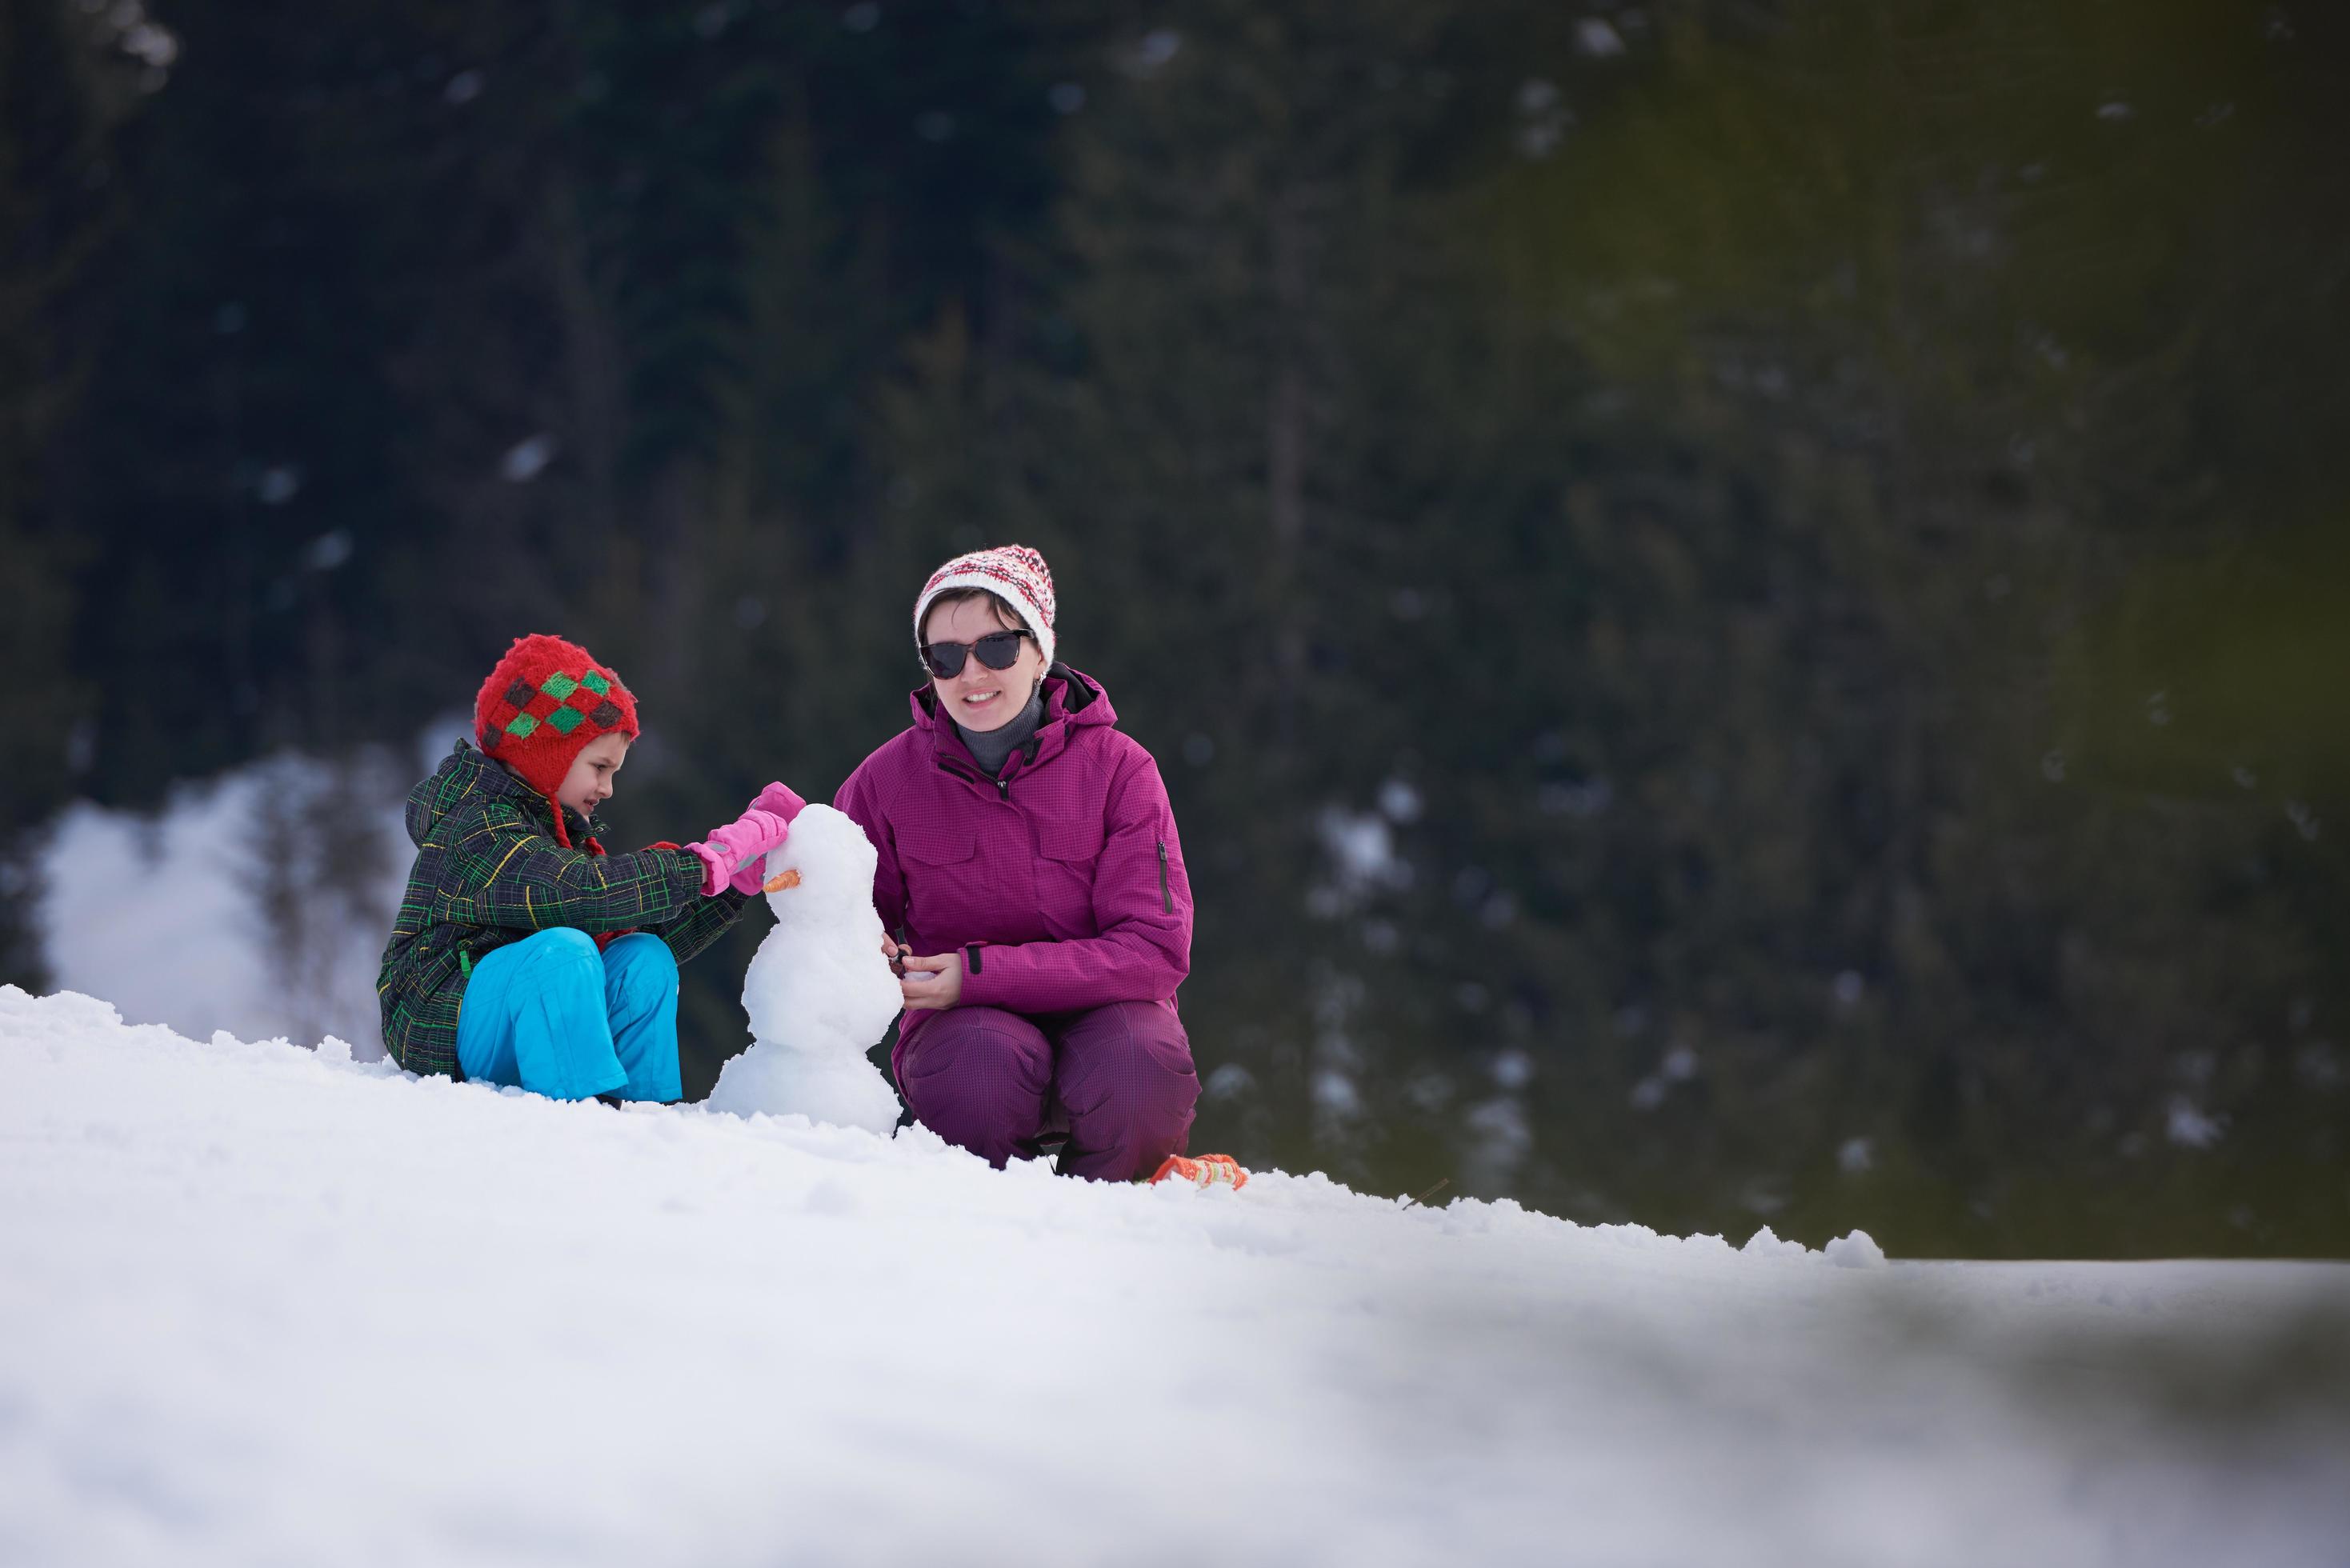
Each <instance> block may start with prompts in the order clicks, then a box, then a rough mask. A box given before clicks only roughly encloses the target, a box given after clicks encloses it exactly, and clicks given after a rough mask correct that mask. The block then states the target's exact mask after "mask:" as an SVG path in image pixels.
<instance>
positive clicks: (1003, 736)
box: [955, 680, 1045, 778]
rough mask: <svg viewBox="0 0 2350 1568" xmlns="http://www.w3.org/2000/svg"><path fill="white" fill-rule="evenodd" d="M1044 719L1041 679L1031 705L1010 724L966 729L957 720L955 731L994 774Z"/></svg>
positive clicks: (981, 763) (983, 765) (1042, 684)
mask: <svg viewBox="0 0 2350 1568" xmlns="http://www.w3.org/2000/svg"><path fill="white" fill-rule="evenodd" d="M1044 722H1045V683H1044V682H1043V681H1041V680H1039V681H1038V682H1036V690H1035V691H1031V692H1030V693H1029V694H1028V706H1026V707H1025V708H1023V709H1021V710H1020V713H1019V716H1018V717H1017V718H1015V719H1014V720H1013V721H1012V722H1010V723H1009V724H1006V725H1004V726H1003V728H1002V729H1000V730H987V731H978V730H966V729H964V728H963V727H962V725H961V724H956V725H955V733H956V734H958V735H961V736H962V743H963V744H964V745H966V746H969V747H970V748H971V754H972V756H974V757H976V758H978V759H979V765H980V766H981V767H983V768H984V769H986V770H987V776H988V777H990V778H993V777H994V776H995V775H996V774H1000V773H1002V772H1003V764H1004V763H1006V762H1009V761H1010V760H1011V757H1012V753H1014V752H1016V751H1018V750H1019V749H1020V748H1021V747H1023V746H1024V745H1026V744H1027V743H1028V742H1029V741H1030V740H1031V739H1032V738H1034V736H1035V733H1036V731H1037V729H1038V728H1039V727H1040V726H1041V725H1042V724H1043V723H1044Z"/></svg>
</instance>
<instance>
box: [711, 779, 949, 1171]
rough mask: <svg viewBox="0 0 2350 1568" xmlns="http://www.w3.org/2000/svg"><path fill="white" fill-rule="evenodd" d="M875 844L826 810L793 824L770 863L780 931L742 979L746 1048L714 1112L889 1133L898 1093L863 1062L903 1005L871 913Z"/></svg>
mask: <svg viewBox="0 0 2350 1568" xmlns="http://www.w3.org/2000/svg"><path fill="white" fill-rule="evenodd" d="M873 862H874V854H873V846H872V845H871V844H869V843H868V842H867V841H866V837H865V830H864V829H863V828H861V827H859V826H857V824H856V822H855V821H854V820H852V819H851V818H849V817H847V816H846V815H842V814H841V813H840V812H837V811H835V810H834V809H833V808H832V807H830V806H828V805H811V806H808V807H806V808H805V809H804V810H802V811H801V812H800V814H799V815H797V816H796V817H795V818H793V819H792V835H791V837H790V838H788V839H786V840H785V842H784V846H783V847H782V848H780V849H777V850H775V852H774V853H773V854H771V855H769V856H768V857H767V865H766V871H767V880H766V888H767V907H768V908H769V909H773V910H774V911H775V929H773V930H771V931H769V932H768V933H767V940H764V941H763V942H761V943H760V944H759V950H758V952H757V953H756V954H755V955H754V956H753V958H752V960H751V967H750V969H749V971H747V972H745V973H744V975H743V1012H747V1013H749V1014H750V1015H751V1035H752V1038H753V1040H754V1044H753V1045H752V1047H751V1048H750V1049H749V1050H748V1051H745V1052H743V1054H741V1055H740V1056H737V1057H735V1058H734V1059H733V1061H731V1062H729V1063H727V1064H726V1066H725V1069H724V1070H723V1072H721V1073H720V1074H719V1075H718V1086H717V1087H716V1088H714V1089H712V1091H711V1092H710V1100H709V1105H710V1108H711V1109H712V1110H714V1111H731V1112H733V1114H735V1115H736V1116H750V1115H753V1114H754V1113H755V1112H759V1111H765V1112H767V1113H769V1114H770V1115H773V1116H785V1115H793V1114H796V1115H799V1116H806V1117H807V1118H808V1119H809V1120H810V1121H816V1122H832V1123H834V1124H836V1125H837V1126H840V1127H863V1128H864V1129H866V1130H867V1131H868V1132H873V1133H879V1134H880V1135H881V1136H883V1137H888V1136H889V1133H890V1131H891V1130H892V1129H893V1128H894V1127H897V1125H898V1095H897V1092H896V1091H895V1090H893V1089H892V1088H890V1086H889V1080H888V1079H887V1078H885V1077H883V1076H882V1075H881V1071H880V1069H879V1068H878V1067H876V1066H874V1065H873V1064H872V1062H871V1061H870V1060H868V1058H867V1056H866V1052H867V1051H868V1050H869V1049H871V1048H872V1046H873V1044H874V1043H875V1042H876V1041H878V1040H879V1039H880V1038H881V1036H882V1034H883V1033H884V1032H886V1031H887V1030H888V1029H889V1021H890V1020H891V1019H892V1018H895V1017H896V1016H897V1015H898V1010H899V1007H901V1006H902V1005H904V1002H903V1000H902V998H901V995H900V993H899V990H898V978H897V976H896V975H894V974H892V973H891V972H890V971H889V959H888V958H887V957H885V956H884V955H883V953H882V951H881V917H880V916H879V915H877V914H875V913H874V912H873Z"/></svg>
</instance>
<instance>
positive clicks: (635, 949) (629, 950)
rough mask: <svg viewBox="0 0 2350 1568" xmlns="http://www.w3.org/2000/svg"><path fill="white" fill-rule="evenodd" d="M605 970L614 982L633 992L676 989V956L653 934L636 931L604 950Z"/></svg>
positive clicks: (666, 944)
mask: <svg viewBox="0 0 2350 1568" xmlns="http://www.w3.org/2000/svg"><path fill="white" fill-rule="evenodd" d="M604 968H605V970H606V971H607V972H608V973H609V974H610V975H611V977H612V980H613V981H614V983H616V984H618V985H620V986H622V987H624V988H627V989H629V990H632V991H659V990H661V989H663V988H667V989H669V990H672V991H673V990H675V989H676V987H677V954H675V953H673V952H671V950H670V945H669V944H668V943H667V942H665V941H663V940H660V938H659V937H657V936H654V935H653V934H651V933H650V931H634V932H631V933H630V934H629V935H628V936H625V937H622V938H620V939H619V940H617V941H615V942H613V943H612V944H611V945H610V946H609V947H608V948H606V949H605V950H604Z"/></svg>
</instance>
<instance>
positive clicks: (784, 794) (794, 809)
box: [751, 779, 807, 822]
mask: <svg viewBox="0 0 2350 1568" xmlns="http://www.w3.org/2000/svg"><path fill="white" fill-rule="evenodd" d="M806 805H807V802H806V801H804V800H802V799H801V798H800V797H799V792H798V791H796V790H795V789H793V788H792V786H791V785H789V784H785V783H784V782H783V781H782V780H780V779H778V780H776V781H775V783H774V784H769V785H768V786H767V787H766V788H764V789H763V790H761V791H760V792H759V798H758V799H756V800H754V801H753V802H752V803H751V809H752V810H753V811H772V812H774V813H775V815H777V816H780V817H782V818H783V819H784V820H785V822H789V821H791V820H792V818H794V817H795V816H797V815H799V814H800V812H801V811H802V810H803V809H804V808H805V807H806Z"/></svg>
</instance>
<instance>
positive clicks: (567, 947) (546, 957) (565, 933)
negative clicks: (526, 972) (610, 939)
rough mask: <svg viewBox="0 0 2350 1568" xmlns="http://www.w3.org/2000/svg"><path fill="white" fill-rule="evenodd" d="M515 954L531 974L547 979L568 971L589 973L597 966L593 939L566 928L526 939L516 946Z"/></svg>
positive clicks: (584, 933)
mask: <svg viewBox="0 0 2350 1568" xmlns="http://www.w3.org/2000/svg"><path fill="white" fill-rule="evenodd" d="M515 956H516V957H518V958H520V959H521V960H522V961H524V962H525V963H527V964H529V965H530V966H531V968H532V969H533V970H534V971H537V972H539V973H542V974H546V975H556V974H560V973H562V972H563V971H568V970H579V971H588V970H592V969H593V968H594V967H595V966H596V965H597V962H598V955H597V952H596V939H595V938H593V937H591V936H589V935H588V934H587V932H585V931H575V930H573V929H570V928H569V927H557V928H556V929H553V930H546V931H540V932H539V933H537V934H536V936H528V937H525V938H524V939H523V940H521V941H519V942H516V943H515Z"/></svg>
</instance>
